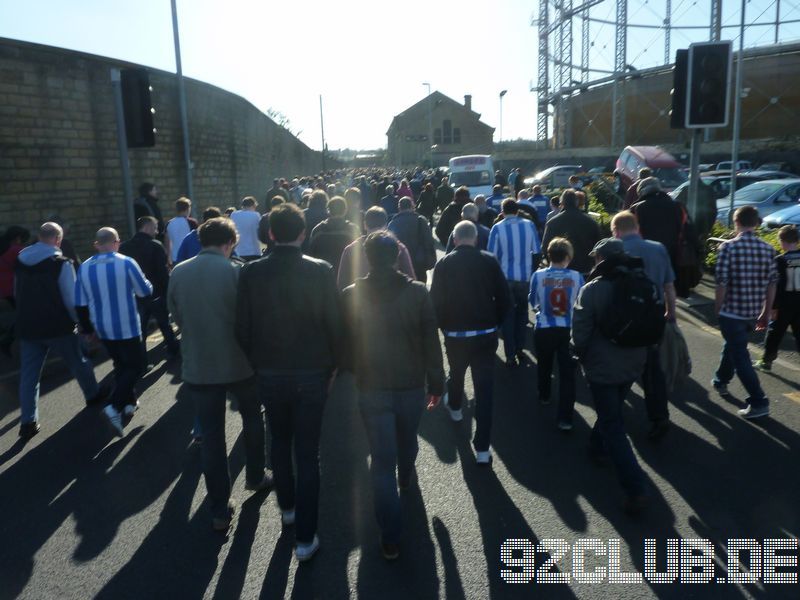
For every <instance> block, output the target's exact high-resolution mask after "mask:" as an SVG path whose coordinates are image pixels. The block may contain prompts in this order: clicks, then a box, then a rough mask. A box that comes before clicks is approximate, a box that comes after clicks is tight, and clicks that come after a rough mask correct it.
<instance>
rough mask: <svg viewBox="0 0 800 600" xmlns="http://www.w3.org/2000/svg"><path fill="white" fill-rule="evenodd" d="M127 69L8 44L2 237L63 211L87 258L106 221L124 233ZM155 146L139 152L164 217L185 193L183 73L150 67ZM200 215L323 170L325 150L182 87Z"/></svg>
mask: <svg viewBox="0 0 800 600" xmlns="http://www.w3.org/2000/svg"><path fill="white" fill-rule="evenodd" d="M135 66H137V65H132V64H130V63H125V62H122V61H116V60H113V59H107V58H102V57H98V56H93V55H89V54H83V53H80V52H73V51H69V50H64V49H61V48H53V47H49V46H41V45H38V44H29V43H25V42H18V41H14V40H7V39H2V38H0V231H2V230H4V229H5V228H6V227H8V226H9V225H22V226H25V227H29V228H31V229H32V230H34V229H35V228H37V227H38V225H39V224H41V222H42V221H44V220H45V219H46V218H47V217H48V216H50V215H53V214H57V215H59V216H60V217H61V218H62V219H63V220H64V221H65V222H67V223H68V224H69V225H70V228H71V233H70V237H71V238H72V239H73V240H74V241H75V242H76V244H77V246H78V251H79V253H81V254H82V255H84V256H86V255H89V254H91V246H90V240H91V239H92V236H93V235H94V232H95V231H96V230H97V229H98V228H99V227H101V226H103V225H110V226H113V227H117V228H118V229H119V231H120V233H121V235H123V237H127V235H128V231H127V227H126V209H125V203H124V196H123V190H122V181H121V170H120V162H119V153H118V150H117V139H116V117H115V113H114V100H113V94H112V88H111V80H110V69H111V68H112V67H121V68H125V67H135ZM150 84H151V86H152V87H153V97H152V100H153V106H154V107H155V109H156V115H155V120H156V128H157V129H158V134H157V137H156V146H155V147H154V148H141V149H131V150H130V151H129V154H130V166H131V174H132V179H133V188H134V195H135V191H136V189H137V188H138V185H139V183H141V182H143V181H152V182H154V183H156V184H157V186H158V189H159V196H160V199H161V200H160V201H161V204H162V210H163V211H164V215H165V216H168V215H171V214H172V212H173V208H172V204H173V201H174V200H175V199H176V198H178V197H179V196H181V195H184V194H185V193H186V189H185V187H186V186H185V181H186V177H185V169H184V160H183V140H182V134H181V128H180V116H179V111H178V94H177V85H176V81H175V76H174V74H172V73H167V72H164V71H158V70H154V69H151V70H150ZM185 86H186V98H187V108H188V119H189V133H190V146H191V152H192V162H193V163H194V178H193V186H194V198H192V200H193V202H194V204H195V206H196V207H197V208H200V209H201V210H202V208H204V207H206V206H210V205H217V206H220V207H221V208H223V209H224V208H225V207H226V206H230V205H234V204H238V201H239V200H240V199H241V198H242V197H243V196H245V195H254V196H256V197H257V198H259V201H263V199H264V196H265V192H266V191H267V189H268V188H269V187H270V186H271V185H272V179H273V178H274V177H279V176H286V177H291V176H294V175H303V174H311V173H316V172H318V171H319V170H320V167H321V157H320V153H318V152H314V151H312V150H311V149H310V148H308V147H307V146H306V145H305V144H303V143H302V142H301V141H299V140H298V139H297V138H295V137H294V136H292V135H291V134H290V133H289V132H287V131H286V130H284V129H283V128H281V127H279V126H278V125H276V124H275V123H274V122H273V121H272V120H271V119H269V118H268V117H267V116H266V115H264V114H263V113H261V112H260V111H259V110H257V109H256V108H255V107H254V106H253V105H252V104H250V103H249V102H248V101H247V100H245V99H243V98H241V97H239V96H236V95H234V94H231V93H230V92H226V91H225V90H222V89H219V88H216V87H214V86H212V85H208V84H206V83H202V82H199V81H195V80H192V79H185Z"/></svg>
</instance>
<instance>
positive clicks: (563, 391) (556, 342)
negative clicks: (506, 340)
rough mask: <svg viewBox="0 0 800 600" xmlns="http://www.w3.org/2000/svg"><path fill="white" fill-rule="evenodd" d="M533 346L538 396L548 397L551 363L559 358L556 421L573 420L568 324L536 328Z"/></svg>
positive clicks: (571, 365) (573, 404)
mask: <svg viewBox="0 0 800 600" xmlns="http://www.w3.org/2000/svg"><path fill="white" fill-rule="evenodd" d="M533 340H534V346H535V348H536V366H537V369H538V374H537V375H538V378H537V385H538V388H539V398H550V394H551V391H552V384H551V377H552V374H553V363H554V362H555V361H556V360H558V421H559V422H562V423H572V413H573V411H574V408H575V369H576V365H575V359H573V358H572V353H571V352H570V349H569V328H568V327H537V328H536V330H535V331H534V333H533Z"/></svg>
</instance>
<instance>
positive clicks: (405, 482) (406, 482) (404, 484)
mask: <svg viewBox="0 0 800 600" xmlns="http://www.w3.org/2000/svg"><path fill="white" fill-rule="evenodd" d="M416 478H417V469H416V468H413V469H411V473H410V474H409V476H408V478H406V479H399V478H398V480H397V486H398V487H399V488H400V491H401V492H407V491H408V490H409V489H410V488H411V486H412V484H413V483H414V481H415V480H416Z"/></svg>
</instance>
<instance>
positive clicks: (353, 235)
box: [308, 217, 361, 271]
mask: <svg viewBox="0 0 800 600" xmlns="http://www.w3.org/2000/svg"><path fill="white" fill-rule="evenodd" d="M360 236H361V232H360V231H359V229H358V227H357V226H355V225H353V224H352V223H351V222H350V221H347V220H346V219H344V218H343V217H330V218H328V219H325V220H324V221H323V222H322V223H320V224H319V225H317V226H316V227H314V230H313V231H312V232H311V244H310V245H309V246H308V253H309V254H310V255H311V256H313V257H314V258H320V259H322V260H324V261H326V262H328V263H329V264H330V265H332V266H333V270H334V271H338V270H339V261H340V260H341V259H342V252H344V249H345V248H346V247H347V246H349V245H350V244H352V243H353V242H354V241H355V240H357V239H358V238H359V237H360Z"/></svg>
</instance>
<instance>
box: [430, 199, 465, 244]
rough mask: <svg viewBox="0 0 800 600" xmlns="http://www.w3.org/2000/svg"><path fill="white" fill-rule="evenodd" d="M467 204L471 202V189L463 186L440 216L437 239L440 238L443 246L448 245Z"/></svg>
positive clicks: (437, 225)
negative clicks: (448, 240)
mask: <svg viewBox="0 0 800 600" xmlns="http://www.w3.org/2000/svg"><path fill="white" fill-rule="evenodd" d="M467 202H469V188H468V187H466V186H464V185H462V186H461V187H460V188H458V189H457V190H456V192H455V195H454V196H453V201H452V202H451V203H450V204H448V205H447V207H445V209H444V210H443V211H442V214H441V215H439V222H438V223H437V224H436V237H437V238H439V241H440V242H441V243H442V246H446V245H447V238H449V237H450V234H451V233H453V227H455V226H456V223H458V222H459V221H460V220H461V209H462V208H464V205H465V204H466V203H467Z"/></svg>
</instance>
